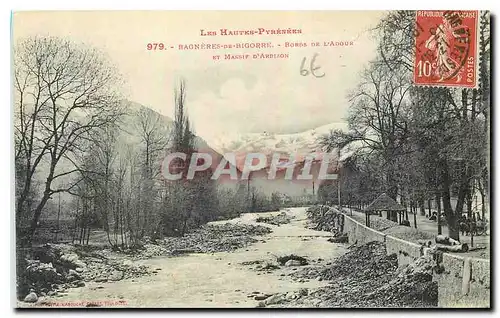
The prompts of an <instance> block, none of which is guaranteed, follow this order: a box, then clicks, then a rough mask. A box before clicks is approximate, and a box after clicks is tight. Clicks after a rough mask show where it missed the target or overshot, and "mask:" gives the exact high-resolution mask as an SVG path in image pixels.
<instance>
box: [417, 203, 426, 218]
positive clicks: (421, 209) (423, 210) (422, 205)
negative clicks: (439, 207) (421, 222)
mask: <svg viewBox="0 0 500 318" xmlns="http://www.w3.org/2000/svg"><path fill="white" fill-rule="evenodd" d="M418 207H419V209H420V215H421V216H425V201H424V199H419V200H418Z"/></svg>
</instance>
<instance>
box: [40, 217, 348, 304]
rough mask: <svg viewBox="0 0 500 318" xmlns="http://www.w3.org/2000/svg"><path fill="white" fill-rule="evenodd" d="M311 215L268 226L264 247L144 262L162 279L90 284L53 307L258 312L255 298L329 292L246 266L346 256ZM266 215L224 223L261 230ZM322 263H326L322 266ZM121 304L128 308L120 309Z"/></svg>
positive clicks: (284, 269)
mask: <svg viewBox="0 0 500 318" xmlns="http://www.w3.org/2000/svg"><path fill="white" fill-rule="evenodd" d="M305 210H306V208H291V209H288V210H287V213H288V214H289V215H291V216H293V219H292V221H291V222H290V223H289V224H283V225H281V226H274V225H268V224H265V225H266V226H269V227H271V228H272V229H273V232H272V233H271V234H269V235H266V236H263V237H257V239H259V242H258V243H255V244H252V245H250V246H248V247H246V248H242V249H238V250H236V251H235V252H220V253H213V254H190V255H184V256H180V257H157V258H152V259H147V260H140V261H138V262H139V263H142V264H146V265H148V266H151V267H152V268H154V269H157V271H158V273H157V274H155V275H152V276H143V277H140V278H134V279H125V280H121V281H117V282H107V283H95V282H89V283H87V285H86V286H85V287H81V288H72V289H69V290H68V293H67V294H66V295H63V296H62V297H56V298H51V299H49V301H50V302H51V303H53V306H57V304H60V305H61V306H64V305H65V304H66V305H67V304H68V303H78V302H90V301H97V302H101V303H102V304H103V307H115V306H118V307H123V306H126V307H191V308H193V307H219V308H223V307H255V306H256V305H257V303H258V301H256V300H254V299H253V298H249V297H247V296H248V295H249V294H251V293H252V292H254V293H256V292H260V293H266V294H274V293H283V292H288V291H294V290H298V289H300V288H309V289H314V288H318V287H321V286H325V285H327V283H326V282H323V281H316V280H310V281H306V282H299V281H294V280H293V279H292V277H290V276H288V274H290V273H291V272H292V271H293V270H294V268H295V269H296V267H284V266H282V267H281V268H280V269H277V270H273V271H272V272H270V273H267V272H265V271H264V272H261V271H256V270H253V269H251V268H250V267H254V266H255V265H252V266H249V265H242V264H241V262H244V261H255V260H263V261H270V262H273V261H274V263H275V261H276V256H283V255H288V254H295V255H299V256H304V257H306V258H307V259H308V260H309V263H310V264H312V265H307V266H315V265H319V264H324V263H326V262H329V261H331V260H332V259H334V258H336V257H338V256H340V255H342V254H343V253H345V251H346V250H345V246H344V245H341V244H333V243H330V242H328V241H327V239H328V238H329V237H331V233H329V232H323V231H315V230H310V229H307V228H305V224H306V214H305ZM270 214H272V213H270ZM262 215H265V214H262V213H259V214H254V213H249V214H243V215H242V216H241V217H239V218H236V219H233V220H230V221H221V222H236V223H237V222H242V223H246V224H257V223H255V219H256V217H257V216H262ZM259 224H263V223H259ZM319 258H321V259H322V260H319V261H318V259H319ZM303 267H304V266H302V267H300V268H303ZM120 301H121V302H123V304H124V305H117V304H118V302H120Z"/></svg>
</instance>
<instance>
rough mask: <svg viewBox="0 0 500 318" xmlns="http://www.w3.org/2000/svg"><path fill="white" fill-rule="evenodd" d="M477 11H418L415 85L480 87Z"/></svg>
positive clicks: (414, 71) (414, 70)
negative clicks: (478, 85) (478, 76)
mask: <svg viewBox="0 0 500 318" xmlns="http://www.w3.org/2000/svg"><path fill="white" fill-rule="evenodd" d="M478 15H479V12H478V11H451V10H429V11H422V10H419V11H417V16H416V24H415V62H414V67H413V79H414V84H415V85H427V86H445V87H463V88H475V87H476V86H477V65H478V61H477V26H478Z"/></svg>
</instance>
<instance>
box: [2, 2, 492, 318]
mask: <svg viewBox="0 0 500 318" xmlns="http://www.w3.org/2000/svg"><path fill="white" fill-rule="evenodd" d="M11 28H12V29H11V32H12V38H11V46H12V57H11V60H12V66H11V73H12V80H11V88H10V90H11V94H12V103H13V104H12V105H11V108H12V112H11V113H12V118H11V120H10V121H11V122H12V130H13V132H12V138H13V139H14V140H13V141H12V144H13V154H12V155H11V156H12V158H13V159H12V160H11V161H12V170H13V171H14V172H13V175H14V180H15V187H13V189H14V190H13V193H12V200H13V202H14V203H13V204H12V209H13V211H12V218H11V220H12V223H15V226H12V228H13V230H14V231H15V234H12V237H13V238H14V239H13V241H12V249H15V256H14V255H12V258H15V283H16V284H15V301H14V306H15V308H18V309H23V310H28V311H29V310H30V309H35V308H36V309H41V308H45V309H49V308H50V309H55V308H75V309H76V308H80V309H81V308H86V309H88V310H92V309H99V308H120V309H127V308H128V309H130V308H142V309H146V308H220V309H222V308H251V309H252V310H263V309H284V308H307V309H312V308H316V309H334V308H335V309H353V308H356V309H359V308H361V309H374V308H376V309H379V308H381V309H384V308H391V309H401V310H407V309H421V308H425V309H433V308H483V309H488V308H491V307H492V304H491V284H492V281H491V276H492V275H491V271H492V269H493V268H492V267H491V265H490V259H491V258H492V257H491V256H490V255H491V254H492V251H491V248H490V243H491V240H490V238H491V233H492V223H491V212H492V204H491V201H492V200H491V195H490V191H491V188H492V186H491V177H490V175H491V173H492V172H491V168H492V167H491V163H490V158H491V146H490V136H491V122H492V114H491V113H492V112H491V89H490V87H491V85H492V84H491V58H490V55H491V48H492V46H491V27H490V12H489V11H481V10H413V11H412V10H399V11H396V10H393V11H368V10H367V11H335V10H323V11H215V10H213V11H133V10H132V11H77V10H74V11H13V12H12V21H11ZM14 245H15V247H14ZM13 263H14V261H13Z"/></svg>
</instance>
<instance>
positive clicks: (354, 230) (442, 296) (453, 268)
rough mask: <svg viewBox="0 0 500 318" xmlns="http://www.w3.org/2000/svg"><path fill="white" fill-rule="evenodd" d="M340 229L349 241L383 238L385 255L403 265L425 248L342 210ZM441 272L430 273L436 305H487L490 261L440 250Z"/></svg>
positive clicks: (378, 239) (368, 240)
mask: <svg viewBox="0 0 500 318" xmlns="http://www.w3.org/2000/svg"><path fill="white" fill-rule="evenodd" d="M344 233H346V234H347V235H348V237H349V243H351V244H354V243H356V242H357V244H364V243H367V242H370V241H380V242H385V245H386V250H387V255H391V254H394V253H395V254H396V255H397V256H398V264H399V266H405V265H407V264H409V263H411V262H413V261H414V260H416V259H417V258H419V257H420V256H422V255H424V253H427V252H428V250H429V249H428V248H424V247H422V246H420V245H418V244H415V243H412V242H408V241H405V240H402V239H399V238H396V237H393V236H390V235H387V234H384V233H382V232H378V231H375V230H373V229H371V228H368V227H366V226H365V225H363V224H361V223H359V222H357V221H355V220H354V219H352V218H350V217H349V216H347V215H345V214H344ZM442 255H443V257H442V260H439V261H438V262H440V264H441V265H442V272H441V273H440V274H436V273H435V274H434V280H435V281H436V282H437V283H438V304H439V307H469V308H470V307H484V308H489V307H490V283H491V275H490V261H489V260H486V259H476V258H470V257H463V256H459V255H453V254H449V253H443V254H442Z"/></svg>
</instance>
